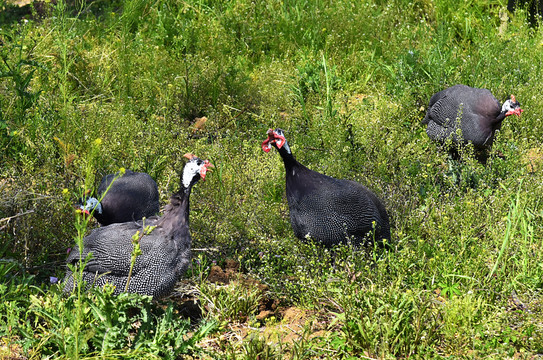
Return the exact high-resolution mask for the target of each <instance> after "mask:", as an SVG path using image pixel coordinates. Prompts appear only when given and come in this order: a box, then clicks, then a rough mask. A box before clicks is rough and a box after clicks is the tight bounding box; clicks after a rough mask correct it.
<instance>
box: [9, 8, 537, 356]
mask: <svg viewBox="0 0 543 360" xmlns="http://www.w3.org/2000/svg"><path fill="white" fill-rule="evenodd" d="M505 5H506V4H505V2H504V1H497V0H493V1H469V2H460V3H459V2H453V1H450V0H439V1H427V0H417V1H407V0H395V1H389V2H383V1H375V0H364V1H358V2H352V1H343V0H339V1H327V0H320V1H304V0H288V1H278V0H269V1H262V2H251V1H245V0H237V1H187V2H176V1H170V0H158V1H156V2H153V3H145V2H141V1H138V0H126V1H114V2H93V3H84V4H83V3H81V2H75V3H72V2H63V1H59V2H58V4H57V5H56V6H55V5H54V4H53V2H44V4H43V6H44V7H45V10H43V11H42V10H40V9H37V10H36V11H35V16H36V17H34V16H33V15H32V14H27V15H25V19H23V18H22V17H21V16H19V15H17V14H18V12H17V11H15V10H14V9H13V8H12V7H9V6H7V5H6V6H7V7H6V11H5V12H4V13H3V14H2V19H4V21H6V22H5V24H0V28H1V29H2V30H1V32H0V41H1V43H2V47H1V49H0V56H1V61H0V75H1V77H0V150H1V152H0V174H1V175H0V179H1V180H0V258H1V259H0V260H1V261H0V275H1V276H2V277H1V279H2V280H1V281H0V290H2V291H0V300H1V301H0V310H2V311H0V314H1V315H0V337H2V341H3V343H5V344H8V345H9V346H12V345H13V344H20V346H21V347H20V348H18V347H15V349H16V350H17V351H18V352H21V351H22V352H23V353H24V354H27V356H29V357H32V356H34V357H43V356H48V355H51V354H54V355H59V356H60V355H61V352H64V353H66V354H68V351H67V350H59V349H61V347H60V345H59V344H61V343H62V341H61V339H62V338H63V336H65V335H63V333H61V332H62V331H65V330H66V329H67V328H68V327H69V328H70V329H72V328H73V326H76V325H77V326H80V328H81V329H83V330H82V332H83V333H84V334H83V335H84V336H83V337H79V338H78V340H77V341H81V344H83V345H82V347H79V348H78V350H77V351H75V352H74V351H72V350H70V351H72V352H73V353H70V355H73V356H80V357H84V356H95V355H96V354H101V355H104V356H105V355H107V354H109V355H110V356H111V357H123V356H125V357H128V356H129V355H130V356H136V355H137V356H142V357H145V356H148V357H149V358H153V356H154V357H156V356H160V355H161V353H160V352H158V350H157V352H154V353H153V352H152V351H149V352H147V353H140V352H134V351H136V350H137V351H140V349H141V348H137V346H136V348H137V349H136V348H135V347H131V346H133V345H134V343H130V344H129V340H130V341H132V340H131V339H130V337H127V338H124V337H119V338H114V337H113V338H111V337H110V338H107V337H106V338H104V339H105V340H104V341H105V342H103V344H102V345H100V344H99V341H98V336H99V334H98V332H96V331H95V332H94V333H92V334H91V333H90V332H86V331H87V330H85V329H90V328H92V326H93V324H95V323H96V321H97V319H98V318H100V317H98V318H93V317H92V316H94V315H99V314H98V313H99V311H102V310H103V309H102V308H100V307H98V308H94V313H91V312H89V311H91V310H88V309H90V308H91V306H90V304H91V300H90V299H99V300H100V301H102V304H103V305H104V306H106V307H107V306H110V307H112V308H114V307H115V306H118V307H119V308H121V309H127V307H128V306H129V305H130V304H140V305H141V304H143V305H142V306H143V307H144V308H145V309H146V310H145V311H148V312H149V313H148V314H150V315H149V316H154V318H153V319H154V320H149V319H148V320H147V321H148V322H147V323H146V324H147V325H146V326H151V325H153V324H154V325H156V324H157V323H161V324H163V325H161V326H165V325H164V321H166V320H165V319H170V318H169V317H168V316H173V318H175V316H174V315H171V314H170V315H168V314H167V313H161V312H160V311H158V310H157V309H155V308H153V309H152V310H151V306H150V305H149V304H148V302H147V300H142V299H139V298H132V297H130V296H128V297H119V298H115V297H112V296H109V295H108V294H107V291H106V292H105V293H102V292H99V293H91V294H89V295H81V296H83V297H80V299H83V300H82V301H83V303H85V304H87V305H85V306H84V307H82V308H80V309H79V310H81V311H87V312H86V313H84V314H85V316H83V317H82V316H79V318H77V317H75V318H73V317H72V318H70V319H68V318H67V317H70V316H71V315H68V314H74V313H77V311H79V310H77V309H75V307H74V301H73V299H72V298H70V297H68V298H64V297H62V296H60V295H59V294H57V293H56V292H55V291H52V290H50V289H49V285H48V284H47V282H48V280H49V277H50V276H55V277H59V278H62V277H63V275H64V272H65V268H64V266H63V261H64V259H65V257H66V250H67V248H69V247H71V246H72V245H73V244H72V239H73V237H74V234H75V233H76V229H74V221H73V211H72V209H71V207H70V206H71V203H70V199H67V198H66V194H65V193H63V192H62V190H63V189H69V191H68V192H69V193H70V194H77V193H79V192H80V191H81V190H82V189H83V188H87V187H89V185H90V186H92V185H93V183H95V180H94V181H93V178H94V179H100V178H101V177H102V175H104V174H107V173H112V172H115V171H117V170H118V169H119V168H120V167H125V168H128V169H132V170H136V171H145V172H148V173H149V174H151V176H153V178H155V179H156V180H157V183H158V185H159V190H160V193H161V201H162V203H166V202H167V199H168V197H169V195H170V194H171V192H172V191H174V190H176V189H177V186H178V181H179V173H178V171H179V170H180V169H181V168H182V164H183V161H182V154H184V153H186V152H192V153H195V154H198V156H200V157H202V158H204V157H205V158H209V159H210V160H211V161H212V162H213V163H214V164H215V166H216V169H215V171H216V175H217V176H213V177H209V178H208V179H206V181H207V182H209V184H208V186H206V187H205V189H204V188H196V189H194V194H193V202H192V203H191V219H190V220H191V229H192V234H193V240H194V247H195V248H203V249H214V250H213V252H211V253H210V254H211V255H209V257H210V259H209V261H213V260H214V261H217V262H218V263H220V262H221V261H222V260H224V259H225V258H227V257H233V258H236V259H239V260H240V262H241V269H242V271H243V272H244V273H245V274H244V275H243V276H252V277H254V278H256V279H258V280H259V281H261V282H264V283H265V284H266V285H268V286H269V289H270V290H269V291H270V294H268V296H271V297H273V298H276V299H278V301H279V302H280V303H281V304H282V306H285V307H286V306H290V305H296V306H301V307H304V308H307V309H311V311H314V312H316V313H318V314H319V315H320V316H322V318H323V319H326V320H325V321H323V322H324V323H325V325H323V327H324V328H326V331H325V332H324V334H320V335H319V336H317V337H315V338H313V337H311V334H309V335H308V336H306V337H304V339H305V340H304V342H303V345H300V347H298V348H295V347H291V346H290V345H286V344H272V345H270V344H267V343H266V341H265V340H263V339H262V338H260V337H258V336H252V337H247V339H245V340H243V341H242V345H239V344H238V345H237V346H236V347H233V346H232V347H228V346H225V347H222V348H212V349H209V348H207V350H206V351H208V353H206V354H207V355H209V357H211V358H212V357H215V358H221V357H222V358H250V357H251V356H257V355H258V356H260V358H264V357H263V356H267V358H281V357H282V358H285V357H287V358H288V357H289V356H290V357H291V358H293V359H294V358H296V359H299V358H319V357H321V358H327V357H328V358H342V357H343V358H348V357H349V356H355V357H356V356H366V357H373V358H394V357H401V358H406V357H410V358H431V357H439V356H442V357H446V356H451V357H459V356H469V357H485V356H486V357H495V358H504V357H507V356H509V357H522V356H526V357H530V356H533V355H535V354H537V353H540V352H541V351H543V349H542V347H541V344H543V341H541V339H543V327H542V325H541V323H540V320H539V319H540V318H541V314H542V311H543V310H542V305H541V304H542V301H543V296H542V294H541V288H542V286H543V280H542V279H543V258H542V256H543V255H542V254H543V251H542V249H543V240H542V239H543V225H542V224H543V203H542V202H541V200H540V199H541V198H542V197H543V185H541V184H543V181H542V180H543V179H542V175H541V171H540V170H541V167H540V162H539V163H538V161H540V160H541V159H539V155H538V154H539V153H540V149H541V147H542V145H541V139H542V138H543V122H541V121H540V120H541V117H542V112H541V109H542V108H543V104H542V100H541V96H540V93H541V91H542V90H543V82H542V81H541V73H542V72H543V71H542V64H543V51H541V50H542V49H543V33H542V30H541V29H540V28H537V27H530V26H529V25H528V24H527V23H526V21H525V18H524V16H526V14H525V13H524V12H523V11H518V12H517V14H516V15H512V14H509V15H508V16H509V20H506V21H504V20H503V18H504V17H503V10H504V8H505ZM2 6H4V5H2ZM500 13H501V14H502V15H501V18H500ZM38 16H39V18H38ZM457 83H464V84H466V85H470V86H477V87H486V88H488V89H490V90H491V91H492V92H493V93H494V94H495V96H496V97H497V98H498V100H500V101H503V100H504V99H505V98H507V97H508V96H510V95H511V94H514V95H515V96H516V97H517V99H519V101H520V103H521V105H522V107H523V109H524V110H525V112H524V113H523V115H522V117H520V118H511V117H509V118H507V119H506V120H505V121H504V123H503V126H502V129H501V131H500V133H499V134H498V136H497V139H496V141H495V143H494V147H493V153H494V154H495V155H497V154H500V157H497V156H495V157H492V158H491V159H490V160H489V162H488V164H487V166H486V167H483V166H481V165H480V164H478V163H477V162H476V161H475V160H474V159H473V158H472V156H471V155H470V150H469V149H468V150H467V151H466V153H465V154H464V160H463V162H462V163H460V164H458V165H457V168H455V169H451V168H449V164H448V159H447V155H446V154H444V153H442V152H440V151H439V149H438V147H437V146H436V144H434V143H432V142H431V141H430V140H429V139H428V137H427V135H426V133H425V131H424V128H423V126H422V125H421V124H420V121H421V120H422V118H423V117H424V114H425V111H426V108H427V106H428V101H429V98H430V96H431V95H432V94H433V93H435V92H436V91H439V90H441V89H443V88H444V87H446V86H450V85H454V84H457ZM201 117H206V118H207V121H206V122H205V125H203V126H201V127H198V128H196V127H195V126H194V124H195V123H196V121H197V120H196V119H197V118H201ZM270 127H281V128H283V129H285V131H286V134H287V138H288V139H289V143H290V144H291V147H292V150H293V152H294V154H295V155H296V157H297V159H298V160H299V161H301V162H302V163H303V164H305V165H306V166H308V167H309V168H311V169H314V170H317V171H320V172H322V173H325V174H327V175H331V176H334V177H338V178H348V179H353V180H356V181H359V182H361V183H362V184H364V185H365V186H367V187H369V188H371V189H372V190H373V191H374V192H375V193H376V194H378V195H379V197H380V198H381V199H383V201H384V203H385V204H386V207H387V210H388V212H389V215H390V217H391V225H392V246H391V247H392V248H391V249H390V250H388V251H382V250H376V251H373V250H374V249H365V250H362V251H360V250H355V249H352V248H350V247H348V246H346V247H340V248H337V249H334V250H333V251H328V250H325V249H322V248H320V247H318V246H315V245H313V244H305V243H302V242H300V241H299V240H298V239H295V238H294V236H293V234H292V231H291V229H290V224H289V215H288V206H287V203H286V197H285V192H284V186H285V184H284V167H283V165H282V163H281V160H280V158H279V157H278V156H270V155H269V154H265V153H263V152H262V151H261V149H260V143H261V142H262V140H264V138H265V135H266V130H267V129H268V128H270ZM96 139H101V140H102V143H101V144H100V146H96V144H95V140H96ZM538 159H539V160H538ZM538 166H539V167H538ZM453 170H454V171H453ZM74 200H75V199H74ZM80 235H82V234H80ZM5 259H9V261H7V262H6V261H4V260H5ZM14 264H16V265H14ZM199 276H200V277H201V276H202V274H200V275H199ZM198 281H201V278H200V280H198ZM32 285H35V286H36V287H33V286H32ZM205 286H208V287H207V288H206V287H205ZM38 287H39V288H40V289H41V290H38ZM203 289H204V290H205V294H204V295H205V296H206V298H205V299H204V297H202V300H205V303H207V304H210V305H209V306H210V311H209V312H208V313H207V314H208V315H207V317H209V318H212V317H213V318H216V319H219V320H220V321H223V323H227V322H228V321H229V319H235V321H237V322H239V321H241V320H243V319H246V318H247V319H249V321H251V320H250V319H252V317H253V316H254V315H255V313H256V312H257V311H256V310H255V309H254V304H255V301H256V299H257V298H258V296H260V294H259V293H257V291H256V290H257V289H256V288H254V289H251V288H249V289H245V288H237V287H236V286H235V285H231V286H230V287H223V288H221V287H219V288H215V287H214V286H211V285H209V284H204V287H203ZM4 290H5V291H4ZM244 291H245V293H244ZM514 292H515V293H516V294H517V295H516V296H517V297H518V299H519V301H520V302H521V303H522V304H523V306H524V308H522V307H520V308H519V307H518V306H517V308H514V307H511V305H510V299H511V298H512V294H513V293H514ZM243 294H246V295H243ZM242 296H244V297H246V298H247V299H244V300H250V301H247V302H243V301H237V298H239V297H242ZM29 299H32V307H31V310H32V311H33V312H32V311H31V312H30V313H28V312H27V310H28V309H29V307H30V305H31V304H30V300H29ZM36 309H38V310H39V311H38V310H36ZM56 309H63V312H62V314H65V316H64V315H62V316H61V315H58V314H57V315H56V318H51V316H50V313H52V312H53V310H56ZM85 309H86V310H85ZM240 309H242V310H243V311H242V312H246V313H247V314H241V315H240V313H239V312H240V311H241V310H240ZM123 311H125V310H123ZM126 311H128V310H126ZM276 311H277V312H278V313H277V314H276V315H277V316H280V310H276ZM80 314H83V313H80ZM93 314H94V315H93ZM127 314H128V315H127V317H128V318H130V319H132V320H134V321H137V320H135V318H131V317H130V316H131V315H134V314H131V313H129V311H128V312H127ZM63 316H64V317H65V318H63ZM137 316H143V313H138V315H137ZM240 319H241V320H240ZM70 321H72V322H74V321H75V323H70ZM116 321H117V320H116ZM118 321H119V326H120V327H121V328H122V327H123V326H125V325H126V323H124V322H123V321H128V320H125V319H124V318H123V319H121V320H118ZM168 321H169V320H168ZM175 321H176V323H175V326H176V327H177V329H178V330H179V334H182V333H183V331H188V329H189V328H188V327H187V326H188V325H187V324H185V323H184V322H183V321H182V320H179V319H176V320H175ZM279 321H280V320H279ZM35 324H38V325H39V331H40V334H42V335H43V337H42V338H43V342H41V343H40V342H37V341H36V340H35V338H32V340H31V336H32V335H31V328H32V326H33V325H35ZM69 324H72V325H71V326H68V325H69ZM262 324H264V322H263V323H262ZM154 325H153V326H154ZM223 325H224V324H223ZM157 326H158V325H157ZM248 326H249V325H248ZM251 326H252V324H251ZM112 329H113V330H115V331H117V330H119V329H118V328H116V327H112ZM127 329H128V328H122V329H121V330H119V331H121V333H122V334H124V335H127V334H128V335H127V336H130V335H134V334H135V333H134V331H135V330H130V331H128V330H127ZM222 329H223V330H224V329H225V327H223V328H222ZM102 330H103V329H102ZM102 330H100V331H102ZM205 330H206V328H205V327H204V328H203V330H202V331H203V332H205ZM97 331H98V330H97ZM104 331H105V330H104ZM72 335H73V334H72ZM102 335H103V334H102ZM108 336H109V335H108ZM111 336H113V335H111ZM138 336H140V337H139V338H138V341H141V344H148V343H150V344H154V345H153V346H155V347H154V348H152V349H155V350H156V349H157V348H158V347H160V346H162V344H164V343H168V344H174V343H176V341H180V340H179V338H174V337H171V338H164V339H163V338H160V337H157V336H158V335H152V336H151V335H150V334H149V333H146V334H143V333H142V334H141V335H138ZM219 336H220V335H219ZM59 339H60V340H59ZM81 339H87V340H81ZM89 339H91V340H89ZM106 340H107V341H106ZM162 340H164V342H161V341H162ZM85 343H86V344H90V343H92V344H93V345H92V346H93V347H94V348H85V346H88V345H85ZM106 343H107V344H106ZM220 343H221V344H224V343H227V342H225V341H222V342H220ZM104 344H106V345H107V346H106V345H104ZM72 345H73V343H72ZM72 345H70V344H68V345H67V346H68V347H69V346H72ZM9 346H8V347H7V348H9ZM62 346H64V345H62ZM78 346H79V345H78ZM168 346H170V345H168ZM171 346H172V347H173V346H174V345H171ZM191 346H192V345H191ZM202 346H204V347H205V345H202ZM68 347H67V348H66V349H68ZM51 349H53V350H51ZM55 349H56V350H55ZM70 349H74V347H72V348H70ZM2 351H4V349H3V348H2ZM55 351H56V352H55ZM153 351H154V350H153ZM189 352H190V351H187V353H189ZM76 353H77V354H76ZM0 354H3V353H0ZM89 354H91V355H89ZM123 354H124V355H123ZM157 354H159V355H157ZM171 354H175V353H174V352H172V353H171ZM200 355H201V356H203V357H205V356H207V355H202V354H200ZM96 356H98V355H96ZM172 356H173V355H172Z"/></svg>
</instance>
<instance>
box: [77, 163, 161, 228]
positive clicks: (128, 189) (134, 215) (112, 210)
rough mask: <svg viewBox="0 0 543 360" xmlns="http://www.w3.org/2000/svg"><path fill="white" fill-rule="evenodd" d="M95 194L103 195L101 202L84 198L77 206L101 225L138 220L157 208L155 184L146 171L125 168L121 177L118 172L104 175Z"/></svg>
mask: <svg viewBox="0 0 543 360" xmlns="http://www.w3.org/2000/svg"><path fill="white" fill-rule="evenodd" d="M110 185H111V187H110ZM108 187H109V190H108ZM104 194H105V195H104ZM97 195H98V199H100V198H102V196H103V198H102V201H99V200H98V199H97V198H95V197H88V198H86V199H82V200H81V204H79V206H78V208H79V209H80V210H81V211H82V212H83V213H85V214H87V215H88V214H89V213H92V215H93V216H94V218H95V219H96V220H97V221H98V222H99V223H100V224H101V225H109V224H114V223H123V222H127V221H136V220H141V219H143V218H144V217H147V218H148V217H151V216H153V215H156V214H157V213H158V212H159V210H160V204H159V200H158V187H157V185H156V182H155V180H153V178H152V177H151V176H149V175H148V174H146V173H141V172H134V171H130V170H125V172H124V174H123V175H122V176H119V173H117V174H109V175H106V176H104V177H103V178H102V181H101V183H100V186H98V191H97ZM83 203H84V204H83ZM93 210H94V211H93Z"/></svg>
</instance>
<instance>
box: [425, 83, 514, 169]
mask: <svg viewBox="0 0 543 360" xmlns="http://www.w3.org/2000/svg"><path fill="white" fill-rule="evenodd" d="M522 111H523V110H522V109H521V108H520V104H519V103H518V101H516V99H515V97H514V96H513V95H511V99H508V100H506V101H505V102H504V103H503V105H502V106H500V103H499V102H498V100H496V98H495V97H494V95H492V94H491V93H490V91H489V90H487V89H478V88H472V87H469V86H466V85H455V86H452V87H450V88H447V89H445V90H442V91H440V92H438V93H436V94H434V95H433V96H432V97H431V99H430V104H429V106H428V111H427V113H426V116H425V117H424V120H423V121H422V123H423V124H426V125H427V128H426V133H427V134H428V136H429V137H430V139H432V140H435V141H439V142H441V143H445V142H446V141H447V140H448V139H450V141H451V143H452V144H451V145H452V148H451V154H452V155H453V157H457V154H456V150H457V146H458V145H463V144H467V143H468V142H471V143H473V146H474V148H475V151H476V153H477V157H478V159H479V161H481V162H485V161H486V158H487V154H486V153H487V151H488V149H489V148H490V147H491V146H492V142H493V140H494V134H495V132H496V130H499V129H500V128H501V125H502V121H503V119H505V118H506V117H507V116H509V115H517V116H520V114H521V113H522Z"/></svg>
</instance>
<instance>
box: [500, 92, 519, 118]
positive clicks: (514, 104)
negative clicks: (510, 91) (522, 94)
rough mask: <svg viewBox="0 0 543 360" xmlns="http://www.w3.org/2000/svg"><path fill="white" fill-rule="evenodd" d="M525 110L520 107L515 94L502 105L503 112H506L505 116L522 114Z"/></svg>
mask: <svg viewBox="0 0 543 360" xmlns="http://www.w3.org/2000/svg"><path fill="white" fill-rule="evenodd" d="M523 111H524V110H522V109H521V108H520V104H519V102H518V101H517V99H515V95H511V99H508V100H506V101H505V102H504V103H503V105H502V112H505V116H509V115H517V116H520V114H521V113H522V112H523Z"/></svg>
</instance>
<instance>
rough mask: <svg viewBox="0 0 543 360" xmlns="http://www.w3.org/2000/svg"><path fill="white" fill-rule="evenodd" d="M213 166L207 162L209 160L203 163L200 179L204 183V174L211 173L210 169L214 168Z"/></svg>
mask: <svg viewBox="0 0 543 360" xmlns="http://www.w3.org/2000/svg"><path fill="white" fill-rule="evenodd" d="M214 167H215V165H213V164H212V163H210V162H209V160H205V161H204V166H202V168H201V169H200V178H201V179H202V180H204V181H205V179H206V173H207V172H208V171H213V170H212V168H214Z"/></svg>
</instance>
